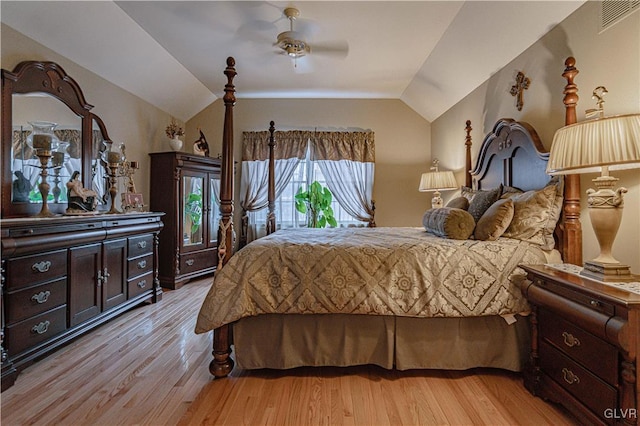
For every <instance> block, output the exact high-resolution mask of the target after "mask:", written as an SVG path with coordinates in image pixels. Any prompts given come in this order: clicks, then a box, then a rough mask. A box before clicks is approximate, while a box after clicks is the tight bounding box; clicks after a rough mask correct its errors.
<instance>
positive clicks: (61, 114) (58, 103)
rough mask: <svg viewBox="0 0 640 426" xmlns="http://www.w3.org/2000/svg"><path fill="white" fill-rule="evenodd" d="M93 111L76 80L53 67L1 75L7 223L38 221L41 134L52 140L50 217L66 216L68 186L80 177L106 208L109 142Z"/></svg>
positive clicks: (33, 64) (38, 65)
mask: <svg viewBox="0 0 640 426" xmlns="http://www.w3.org/2000/svg"><path fill="white" fill-rule="evenodd" d="M92 107H93V106H92V105H89V104H88V103H86V101H85V99H84V95H83V94H82V90H81V89H80V87H79V86H78V84H77V83H76V82H75V80H73V79H72V78H71V77H69V76H68V75H67V74H66V73H65V71H64V70H63V69H62V68H61V67H60V66H59V65H57V64H55V63H53V62H37V61H26V62H21V63H20V64H18V65H17V66H16V67H15V68H14V69H13V70H12V71H9V70H4V69H3V70H2V110H3V111H2V217H3V218H8V217H24V216H33V215H35V214H36V213H38V211H39V210H40V209H41V206H42V194H41V193H40V191H39V189H38V184H39V182H40V181H41V179H42V177H41V172H42V165H41V161H40V158H38V157H36V155H35V153H34V148H33V146H34V143H33V140H34V135H37V134H39V133H42V134H46V135H49V136H50V138H49V139H45V140H51V143H50V145H48V147H49V148H50V151H51V153H50V154H51V155H50V158H48V160H45V162H46V163H45V164H46V171H47V177H46V181H47V183H48V184H49V187H50V189H49V192H48V196H47V204H48V207H49V209H50V210H51V212H53V213H54V214H62V213H64V211H65V210H66V207H67V201H68V199H67V188H66V183H67V182H68V181H69V179H70V178H71V176H72V175H73V174H74V172H76V171H77V172H79V176H80V178H81V180H82V182H83V185H84V186H85V187H87V188H91V189H93V190H94V191H96V192H97V193H98V194H100V197H99V200H98V203H99V204H102V205H106V202H105V200H104V197H105V195H106V193H107V191H106V190H105V188H107V181H106V170H105V167H104V164H103V162H102V160H101V155H100V154H101V152H102V151H103V150H104V149H105V148H106V144H104V141H105V140H108V139H109V137H108V135H107V131H106V128H105V126H104V123H103V122H102V120H101V119H100V118H99V117H98V116H96V115H95V114H92V113H91V112H90V110H91V108H92ZM98 208H100V206H99V207H98Z"/></svg>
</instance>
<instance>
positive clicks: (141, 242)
mask: <svg viewBox="0 0 640 426" xmlns="http://www.w3.org/2000/svg"><path fill="white" fill-rule="evenodd" d="M138 248H141V249H143V248H147V242H146V241H138Z"/></svg>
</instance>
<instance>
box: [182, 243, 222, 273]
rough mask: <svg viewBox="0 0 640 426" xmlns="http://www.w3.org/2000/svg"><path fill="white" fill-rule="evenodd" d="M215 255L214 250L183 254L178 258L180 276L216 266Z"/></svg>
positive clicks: (216, 259)
mask: <svg viewBox="0 0 640 426" xmlns="http://www.w3.org/2000/svg"><path fill="white" fill-rule="evenodd" d="M217 253H218V251H217V250H215V249H213V250H207V251H201V252H197V253H184V254H183V255H182V256H180V274H188V273H190V272H196V271H201V270H203V269H207V268H213V267H214V266H215V265H217V264H218V257H217Z"/></svg>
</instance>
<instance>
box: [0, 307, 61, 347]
mask: <svg viewBox="0 0 640 426" xmlns="http://www.w3.org/2000/svg"><path fill="white" fill-rule="evenodd" d="M66 329H67V305H62V306H59V307H57V308H55V309H52V310H50V311H47V312H45V313H42V314H40V315H37V316H35V317H32V318H29V319H27V320H24V321H21V322H19V323H16V324H13V325H9V326H7V327H6V328H5V333H6V339H7V351H8V352H9V356H14V355H16V354H19V353H20V352H22V351H24V350H25V349H29V348H31V347H33V346H35V345H37V344H38V343H40V342H44V341H45V340H47V339H49V338H51V337H53V336H55V335H56V334H58V333H61V332H63V331H64V330H66Z"/></svg>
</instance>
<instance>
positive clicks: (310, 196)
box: [295, 181, 338, 228]
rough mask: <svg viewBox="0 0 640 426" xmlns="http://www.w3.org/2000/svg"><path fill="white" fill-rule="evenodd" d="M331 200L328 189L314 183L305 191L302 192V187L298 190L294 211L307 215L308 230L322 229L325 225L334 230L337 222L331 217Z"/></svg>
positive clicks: (316, 182)
mask: <svg viewBox="0 0 640 426" xmlns="http://www.w3.org/2000/svg"><path fill="white" fill-rule="evenodd" d="M332 200H333V196H332V195H331V191H329V188H327V187H326V186H322V185H320V183H319V182H318V181H314V182H313V183H312V184H311V185H309V189H308V190H307V191H303V190H302V187H300V188H299V189H298V192H297V193H296V196H295V203H296V210H298V211H299V212H300V213H303V214H306V215H307V227H309V228H324V227H325V226H327V225H329V226H331V227H334V228H335V227H336V226H338V222H337V221H336V218H335V217H333V209H332V208H331V201H332Z"/></svg>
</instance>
